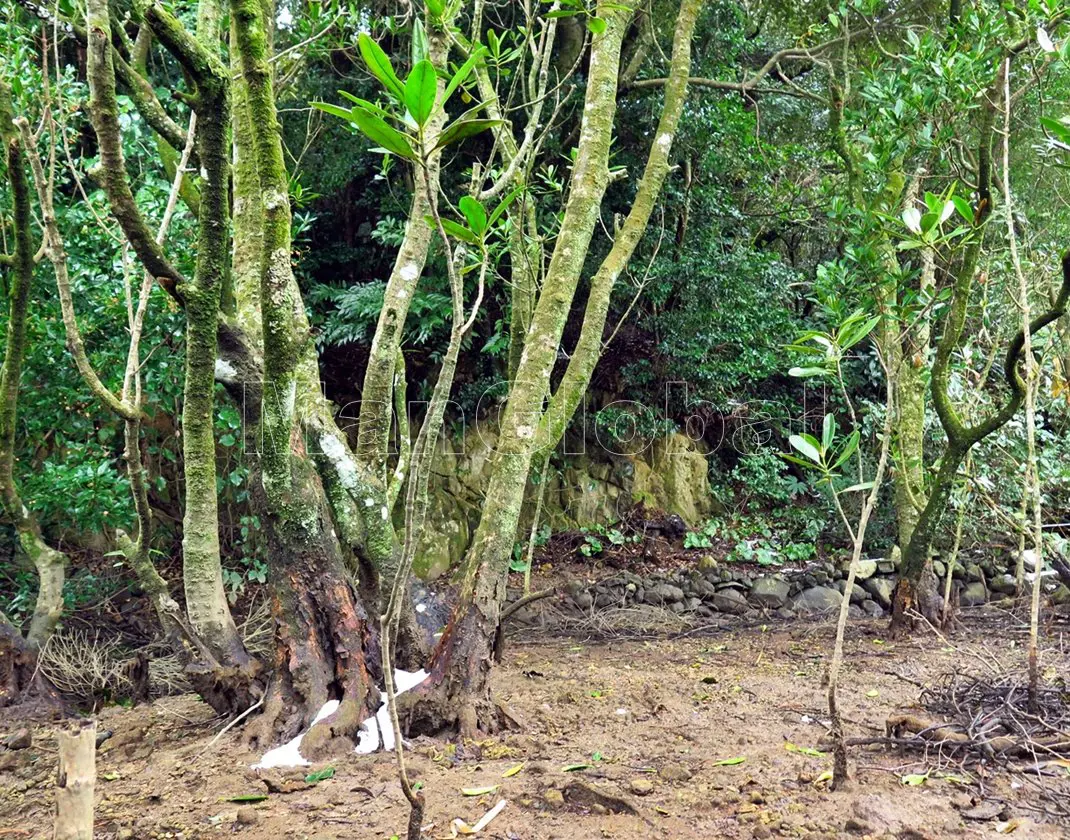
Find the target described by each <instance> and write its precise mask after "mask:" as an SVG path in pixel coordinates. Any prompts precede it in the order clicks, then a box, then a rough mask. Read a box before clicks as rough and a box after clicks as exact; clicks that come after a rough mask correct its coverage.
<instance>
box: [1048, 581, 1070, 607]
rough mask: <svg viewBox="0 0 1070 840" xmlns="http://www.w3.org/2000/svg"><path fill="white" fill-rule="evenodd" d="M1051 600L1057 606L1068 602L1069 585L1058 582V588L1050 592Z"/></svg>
mask: <svg viewBox="0 0 1070 840" xmlns="http://www.w3.org/2000/svg"><path fill="white" fill-rule="evenodd" d="M1051 602H1052V603H1053V604H1055V606H1057V607H1061V606H1064V605H1066V604H1070V587H1068V586H1066V584H1062V583H1061V584H1059V588H1058V589H1056V590H1055V591H1054V592H1053V593H1051Z"/></svg>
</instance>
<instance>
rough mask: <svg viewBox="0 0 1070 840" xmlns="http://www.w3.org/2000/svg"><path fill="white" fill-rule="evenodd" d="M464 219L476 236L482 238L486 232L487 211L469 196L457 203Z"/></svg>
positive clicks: (463, 197)
mask: <svg viewBox="0 0 1070 840" xmlns="http://www.w3.org/2000/svg"><path fill="white" fill-rule="evenodd" d="M457 206H458V207H459V208H460V210H461V212H462V213H463V214H464V217H465V218H466V219H467V220H468V227H470V228H471V229H472V232H473V233H474V234H475V235H476V236H482V235H483V234H484V233H486V230H487V211H486V209H484V207H483V205H482V204H480V203H479V202H478V201H477V200H476V199H474V198H472V196H470V195H466V196H462V197H461V200H460V201H458V202H457Z"/></svg>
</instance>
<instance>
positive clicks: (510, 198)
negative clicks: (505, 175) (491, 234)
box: [487, 186, 524, 227]
mask: <svg viewBox="0 0 1070 840" xmlns="http://www.w3.org/2000/svg"><path fill="white" fill-rule="evenodd" d="M523 191H524V188H523V187H522V186H520V187H516V188H515V189H514V190H513V191H512V192H510V193H509V194H508V195H507V196H506V197H505V198H503V199H502V200H501V201H500V202H499V203H498V206H497V207H495V208H494V209H493V210H491V211H490V217H489V218H488V219H487V227H494V223H495V222H496V221H498V219H500V218H501V216H502V214H503V213H504V212H505V211H506V210H508V209H509V205H510V204H512V203H513V202H514V201H515V200H516V197H517V196H518V195H520V193H522V192H523Z"/></svg>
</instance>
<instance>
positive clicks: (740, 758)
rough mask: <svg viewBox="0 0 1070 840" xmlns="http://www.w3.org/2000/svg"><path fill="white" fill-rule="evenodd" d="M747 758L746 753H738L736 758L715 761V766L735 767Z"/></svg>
mask: <svg viewBox="0 0 1070 840" xmlns="http://www.w3.org/2000/svg"><path fill="white" fill-rule="evenodd" d="M746 760H747V757H746V756H745V755H737V756H736V757H735V758H722V759H721V760H720V761H715V762H713V766H714V767H733V766H735V765H736V764H742V763H743V762H744V761H746Z"/></svg>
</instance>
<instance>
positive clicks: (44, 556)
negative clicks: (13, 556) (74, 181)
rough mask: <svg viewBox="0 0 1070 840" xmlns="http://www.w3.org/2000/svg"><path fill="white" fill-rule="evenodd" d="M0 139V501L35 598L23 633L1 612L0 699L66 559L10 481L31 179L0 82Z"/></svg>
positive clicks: (27, 278)
mask: <svg viewBox="0 0 1070 840" xmlns="http://www.w3.org/2000/svg"><path fill="white" fill-rule="evenodd" d="M0 138H2V140H3V143H4V155H5V162H6V164H7V177H8V185H9V188H10V192H11V197H12V203H13V205H14V207H13V213H12V222H13V224H12V233H13V239H14V253H13V254H12V255H11V257H10V260H4V264H5V265H7V264H10V271H9V272H8V275H9V276H8V281H7V290H8V294H7V297H8V301H7V303H8V311H7V335H6V338H5V345H4V361H3V367H2V369H0V505H2V506H3V512H4V515H5V517H6V518H7V519H8V521H10V522H11V523H12V524H13V525H14V527H15V533H16V535H17V537H18V550H19V551H21V552H22V553H23V554H24V555H25V556H26V557H27V558H28V559H29V560H30V562H32V563H33V566H34V568H35V570H36V572H37V601H36V604H35V606H34V611H33V617H32V618H31V619H30V626H29V629H28V631H27V633H26V637H25V639H23V638H22V636H21V635H20V634H19V632H18V630H17V629H16V628H15V627H14V626H13V625H11V624H10V622H9V621H8V619H7V618H6V617H5V616H3V615H2V614H0V625H3V626H2V627H0V706H3V705H5V704H7V703H10V702H14V701H17V700H19V699H21V697H22V696H23V695H24V694H25V693H26V692H27V691H28V690H31V689H33V688H34V686H35V680H34V678H33V677H34V671H35V667H34V666H35V661H36V656H35V654H36V651H37V650H39V649H40V647H41V646H42V645H44V644H45V642H46V641H48V638H49V637H50V636H51V635H52V633H53V631H54V630H55V628H56V624H57V623H58V622H59V619H60V616H61V615H62V613H63V580H64V574H65V569H66V563H67V559H66V557H65V556H64V555H63V554H61V553H60V552H58V551H56V550H55V549H53V548H52V547H51V546H49V545H48V544H47V543H46V542H45V541H44V538H43V537H42V535H41V528H40V526H39V525H38V523H37V519H36V517H34V515H33V514H32V513H31V512H30V511H29V510H28V509H27V508H26V506H25V504H23V501H22V498H21V497H20V495H19V491H18V487H17V485H16V482H15V446H16V439H15V427H16V423H17V419H18V399H19V388H20V384H21V379H22V365H23V361H24V359H25V356H26V320H27V314H28V309H29V303H30V287H31V285H32V284H33V272H34V252H35V251H36V248H35V246H34V243H33V232H32V230H31V224H32V212H31V203H30V182H29V177H28V175H27V166H26V160H25V153H24V150H23V148H22V140H21V138H20V137H19V133H18V132H17V131H16V130H15V126H14V124H13V114H12V111H11V99H10V91H9V90H8V89H7V87H6V86H4V85H3V83H2V82H0Z"/></svg>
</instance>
